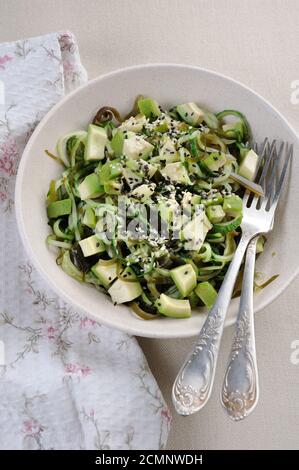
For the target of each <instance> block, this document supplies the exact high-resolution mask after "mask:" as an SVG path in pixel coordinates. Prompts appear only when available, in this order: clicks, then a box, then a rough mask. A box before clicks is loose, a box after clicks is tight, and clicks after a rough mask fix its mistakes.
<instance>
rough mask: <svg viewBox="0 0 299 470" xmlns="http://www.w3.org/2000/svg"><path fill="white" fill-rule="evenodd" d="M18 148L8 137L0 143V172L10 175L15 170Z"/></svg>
mask: <svg viewBox="0 0 299 470" xmlns="http://www.w3.org/2000/svg"><path fill="white" fill-rule="evenodd" d="M17 158H18V149H17V145H16V143H15V142H14V141H13V140H12V139H11V138H9V139H8V140H7V141H6V142H4V143H3V144H1V145H0V172H1V171H2V172H3V173H5V174H7V175H8V176H12V175H13V174H14V173H15V171H16V168H15V167H16V161H17Z"/></svg>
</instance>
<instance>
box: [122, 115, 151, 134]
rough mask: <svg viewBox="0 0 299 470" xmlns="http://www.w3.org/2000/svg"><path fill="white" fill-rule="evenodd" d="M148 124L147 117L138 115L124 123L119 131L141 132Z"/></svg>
mask: <svg viewBox="0 0 299 470" xmlns="http://www.w3.org/2000/svg"><path fill="white" fill-rule="evenodd" d="M146 122H147V121H146V117H145V116H144V115H143V114H137V116H131V117H130V118H129V119H127V120H126V121H124V122H122V123H121V125H120V126H119V128H118V129H119V130H122V131H132V132H140V131H141V130H142V128H143V126H144V124H146Z"/></svg>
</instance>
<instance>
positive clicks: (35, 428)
mask: <svg viewBox="0 0 299 470" xmlns="http://www.w3.org/2000/svg"><path fill="white" fill-rule="evenodd" d="M23 426H24V428H23V432H24V433H25V434H30V435H31V436H34V435H36V434H39V433H41V432H43V431H44V428H43V426H42V425H41V424H40V423H39V422H38V421H37V420H36V419H33V418H32V419H26V420H25V421H23Z"/></svg>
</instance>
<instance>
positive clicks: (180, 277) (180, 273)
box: [170, 264, 196, 297]
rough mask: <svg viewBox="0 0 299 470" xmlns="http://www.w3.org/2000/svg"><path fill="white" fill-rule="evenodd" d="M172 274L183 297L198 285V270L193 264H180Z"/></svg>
mask: <svg viewBox="0 0 299 470" xmlns="http://www.w3.org/2000/svg"><path fill="white" fill-rule="evenodd" d="M170 274H171V277H172V279H173V281H174V283H175V285H176V286H177V288H178V290H179V291H180V293H181V295H182V296H183V297H187V295H189V294H190V293H191V292H192V291H193V289H194V288H195V287H196V272H195V271H194V268H193V266H192V265H191V264H183V265H182V266H178V267H177V268H174V269H172V270H171V271H170Z"/></svg>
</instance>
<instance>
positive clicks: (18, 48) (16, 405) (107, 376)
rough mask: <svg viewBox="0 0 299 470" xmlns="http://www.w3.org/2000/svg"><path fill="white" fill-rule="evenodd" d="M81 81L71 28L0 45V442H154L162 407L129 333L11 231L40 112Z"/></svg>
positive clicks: (21, 445)
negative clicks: (64, 286)
mask: <svg viewBox="0 0 299 470" xmlns="http://www.w3.org/2000/svg"><path fill="white" fill-rule="evenodd" d="M86 80H87V74H86V71H85V69H84V68H83V67H82V65H81V62H80V57H79V51H78V46H77V43H76V40H75V38H74V36H73V34H72V33H70V32H64V33H59V34H58V33H57V34H49V35H46V36H42V37H37V38H32V39H28V40H24V41H16V42H13V43H4V44H0V233H1V245H0V266H1V272H0V397H1V399H0V449H102V450H105V449H107V450H108V449H153V450H154V449H159V448H160V449H162V448H163V447H164V446H165V444H166V440H167V437H168V431H169V426H170V420H171V417H170V413H169V410H168V408H167V406H166V404H165V402H164V399H163V397H162V395H161V392H160V390H159V388H158V386H157V383H156V381H155V379H154V377H153V376H152V374H151V372H150V370H149V368H148V365H147V362H146V359H145V357H144V355H143V353H142V351H141V350H140V348H139V346H138V343H137V341H136V340H135V338H133V337H131V336H129V335H127V334H125V333H122V332H120V331H117V330H112V329H109V328H107V327H105V326H102V325H100V324H98V323H96V322H95V321H93V320H91V319H90V318H88V317H86V316H84V315H82V314H80V313H79V312H76V311H75V310H74V308H73V307H72V306H71V305H67V304H66V303H65V302H63V301H62V300H61V299H60V298H58V297H56V295H55V294H54V293H53V292H52V291H51V290H50V289H49V288H48V286H47V285H46V284H45V283H44V281H42V280H41V278H40V277H39V275H38V273H37V272H36V271H35V269H34V267H33V266H32V264H31V262H30V260H28V259H27V257H26V255H25V253H24V251H23V248H22V246H21V242H20V240H19V236H18V233H17V227H16V221H15V215H14V186H15V176H16V172H17V167H18V162H19V159H20V157H21V154H22V150H23V148H24V145H25V144H26V142H27V140H28V138H29V137H30V135H31V133H32V131H33V129H34V128H35V126H36V124H37V123H38V122H39V120H40V119H41V118H42V117H43V115H44V114H45V113H46V112H47V111H48V110H49V109H50V108H51V107H52V106H53V105H54V104H55V103H56V102H57V101H58V100H59V99H61V98H62V97H63V96H64V94H65V93H67V92H68V91H70V90H72V89H74V88H76V87H77V86H78V85H80V84H82V83H84V82H85V81H86Z"/></svg>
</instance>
